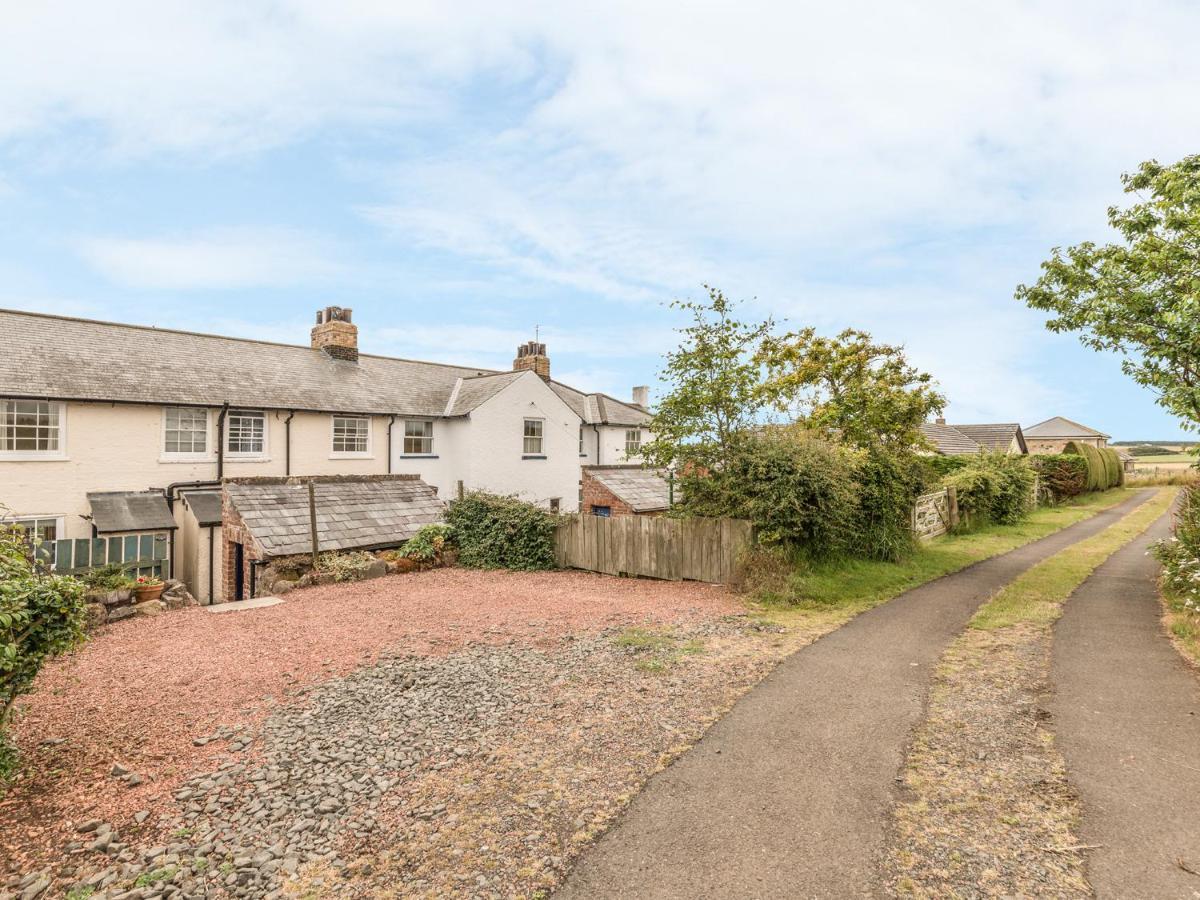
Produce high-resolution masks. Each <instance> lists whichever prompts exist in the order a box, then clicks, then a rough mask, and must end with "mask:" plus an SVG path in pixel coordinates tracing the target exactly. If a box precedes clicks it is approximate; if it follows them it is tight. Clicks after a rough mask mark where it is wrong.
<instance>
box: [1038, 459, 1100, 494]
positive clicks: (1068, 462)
mask: <svg viewBox="0 0 1200 900" xmlns="http://www.w3.org/2000/svg"><path fill="white" fill-rule="evenodd" d="M1029 462H1030V465H1032V466H1033V469H1034V471H1035V472H1037V474H1038V477H1039V478H1041V481H1042V486H1043V487H1044V488H1045V489H1046V491H1047V492H1048V493H1049V494H1050V496H1051V497H1052V498H1054V500H1055V502H1058V501H1060V500H1066V499H1068V498H1070V497H1075V496H1078V495H1079V494H1082V493H1083V492H1084V491H1086V490H1087V485H1088V464H1087V460H1086V459H1084V458H1083V457H1082V456H1080V455H1078V454H1076V453H1053V454H1047V455H1045V456H1031V457H1030V458H1029Z"/></svg>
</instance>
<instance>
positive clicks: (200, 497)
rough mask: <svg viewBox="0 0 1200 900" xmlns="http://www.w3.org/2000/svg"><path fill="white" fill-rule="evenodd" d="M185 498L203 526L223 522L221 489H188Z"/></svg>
mask: <svg viewBox="0 0 1200 900" xmlns="http://www.w3.org/2000/svg"><path fill="white" fill-rule="evenodd" d="M183 499H184V500H185V501H186V502H187V505H188V507H189V508H190V509H191V511H192V515H194V516H195V517H196V521H197V522H199V523H200V524H201V525H202V526H208V525H220V524H221V492H220V491H186V492H184V494H183Z"/></svg>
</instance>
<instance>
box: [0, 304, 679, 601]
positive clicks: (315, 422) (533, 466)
mask: <svg viewBox="0 0 1200 900" xmlns="http://www.w3.org/2000/svg"><path fill="white" fill-rule="evenodd" d="M0 344H2V347H3V349H2V351H0V504H3V508H0V517H2V518H3V520H4V521H6V522H9V523H17V524H19V525H20V526H22V527H24V528H26V529H27V530H28V531H29V532H30V533H31V534H33V535H35V536H36V537H38V538H39V539H41V540H42V541H43V544H42V546H43V548H48V550H49V552H50V553H51V554H52V559H51V563H52V564H53V565H54V566H55V567H56V568H57V569H59V570H61V571H73V570H78V569H81V568H86V567H89V566H94V565H96V564H98V563H101V562H105V561H114V560H116V561H121V562H136V563H137V564H138V565H139V567H140V566H142V565H145V564H147V563H150V564H152V565H153V566H155V567H156V568H155V571H157V572H160V573H161V574H163V575H164V576H168V577H174V578H177V579H179V580H182V581H183V582H185V583H186V584H187V585H188V587H189V589H190V590H191V592H192V593H193V594H194V595H195V596H196V597H197V599H199V600H200V602H203V603H213V602H220V601H223V600H236V599H242V598H244V597H246V596H250V595H251V594H252V592H253V588H252V584H253V579H254V572H255V565H256V563H261V562H262V561H263V560H264V559H265V558H267V557H275V556H279V555H283V554H286V553H289V552H304V550H305V549H307V548H308V547H309V546H311V544H310V543H309V541H310V537H311V530H310V528H309V524H310V523H309V515H310V506H309V497H308V492H309V490H310V487H309V485H310V482H311V483H312V487H311V490H312V491H313V497H314V500H315V503H314V504H313V505H314V506H315V507H316V509H317V512H318V519H319V520H318V523H317V532H318V537H319V539H320V546H321V548H322V549H326V550H336V549H350V548H356V549H357V548H379V547H386V546H396V545H398V544H399V543H402V542H403V541H404V540H405V539H407V537H408V536H410V535H411V534H412V533H413V532H414V531H415V530H416V528H418V527H419V526H420V525H421V524H423V523H424V522H428V521H432V520H436V519H437V518H440V516H441V514H442V510H443V507H444V503H445V501H446V500H447V499H449V498H452V497H454V496H456V495H458V494H459V493H460V492H462V491H470V490H486V491H491V492H494V493H502V494H513V495H517V496H519V497H521V498H522V499H525V500H528V501H530V502H533V503H536V504H539V505H541V506H543V507H545V508H547V509H549V510H552V511H561V512H574V511H577V510H580V509H583V510H584V511H585V512H590V513H592V514H595V515H609V514H613V515H617V514H622V513H647V512H655V511H658V510H661V509H662V508H663V507H664V506H665V505H666V498H665V493H666V491H665V483H664V482H662V480H661V479H657V478H655V477H654V476H653V475H652V474H651V473H647V475H649V476H650V478H649V481H648V482H645V481H643V479H642V476H641V475H640V474H639V473H641V472H642V469H641V466H640V464H641V445H642V443H643V442H645V441H647V440H648V439H649V438H650V435H649V434H648V432H647V430H646V425H647V423H648V421H649V414H648V412H647V405H648V389H647V388H644V387H639V388H634V390H633V396H632V399H631V400H630V401H628V402H624V401H620V400H616V399H614V398H613V397H610V396H607V395H605V394H601V393H587V392H585V391H581V390H577V389H576V388H574V387H571V386H569V385H566V384H563V383H561V382H558V381H555V380H554V379H553V378H552V377H551V373H550V359H549V356H548V353H547V350H546V346H545V345H544V344H540V343H536V342H530V343H527V344H525V345H523V346H521V347H519V348H518V350H517V354H516V358H515V359H514V361H513V365H512V369H511V370H508V371H494V370H487V369H483V368H471V367H467V366H456V365H445V364H440V363H431V362H420V361H415V360H407V359H395V358H389V357H382V356H375V355H369V354H365V353H361V354H360V353H359V350H358V329H357V326H356V325H355V324H354V323H353V321H352V314H351V311H350V310H349V309H342V308H339V307H327V308H325V309H323V310H320V311H319V312H318V313H317V321H316V325H315V327H313V329H312V332H311V340H310V342H309V344H308V345H286V344H278V343H269V342H264V341H257V340H247V339H243V338H236V337H220V336H214V335H208V334H197V333H191V332H183V331H174V330H167V329H158V328H150V327H145V326H137V325H126V324H117V323H109V322H97V321H91V320H84V319H77V318H67V317H63V316H54V315H43V314H35V313H28V312H19V311H0ZM647 484H648V485H649V487H647ZM659 495H662V496H659Z"/></svg>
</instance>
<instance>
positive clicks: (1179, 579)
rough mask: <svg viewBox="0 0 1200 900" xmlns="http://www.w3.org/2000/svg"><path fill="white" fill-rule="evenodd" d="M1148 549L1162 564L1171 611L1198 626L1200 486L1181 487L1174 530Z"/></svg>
mask: <svg viewBox="0 0 1200 900" xmlns="http://www.w3.org/2000/svg"><path fill="white" fill-rule="evenodd" d="M1151 549H1152V552H1153V553H1154V555H1155V557H1157V558H1158V561H1159V562H1161V563H1162V566H1163V586H1164V587H1165V588H1166V591H1167V596H1168V599H1169V600H1170V601H1171V604H1172V607H1173V609H1174V611H1175V612H1177V613H1180V614H1183V615H1186V616H1187V617H1188V618H1189V619H1190V620H1193V624H1195V625H1198V626H1200V487H1197V486H1196V485H1192V486H1190V487H1186V488H1184V489H1183V491H1182V496H1181V498H1180V501H1179V504H1178V506H1176V508H1175V532H1174V534H1173V535H1172V536H1171V537H1169V538H1167V539H1166V540H1165V541H1159V542H1158V543H1156V544H1155V545H1154V546H1153V547H1152V548H1151Z"/></svg>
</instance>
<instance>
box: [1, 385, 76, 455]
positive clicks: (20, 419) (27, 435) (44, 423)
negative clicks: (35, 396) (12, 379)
mask: <svg viewBox="0 0 1200 900" xmlns="http://www.w3.org/2000/svg"><path fill="white" fill-rule="evenodd" d="M66 432H67V416H66V404H64V403H56V402H54V401H48V400H0V457H2V458H4V459H15V460H22V459H28V460H34V459H66V456H67V454H66V450H67V434H66Z"/></svg>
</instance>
